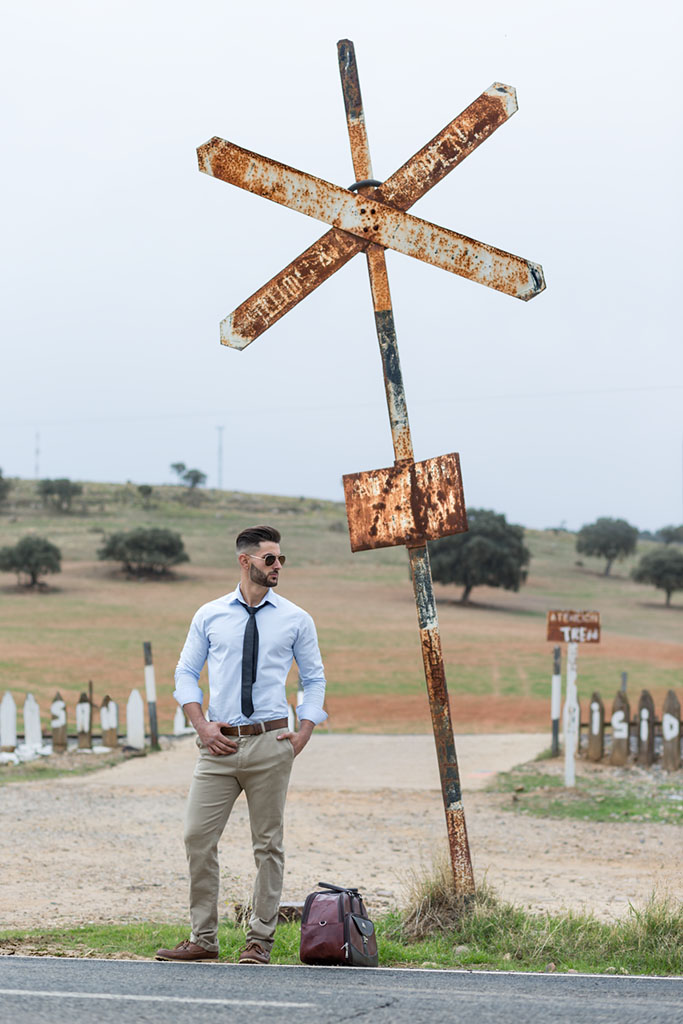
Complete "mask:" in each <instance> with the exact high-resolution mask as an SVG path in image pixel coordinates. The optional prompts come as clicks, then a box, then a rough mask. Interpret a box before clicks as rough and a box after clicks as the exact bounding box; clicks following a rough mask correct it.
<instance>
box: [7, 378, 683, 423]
mask: <svg viewBox="0 0 683 1024" xmlns="http://www.w3.org/2000/svg"><path fill="white" fill-rule="evenodd" d="M653 391H683V384H652V385H644V386H641V387H625V388H581V389H577V390H574V391H527V392H524V391H507V392H500V393H498V394H483V395H458V397H457V399H451V398H432V397H429V398H416V399H413V401H412V404H413V405H430V406H434V405H453V404H457V405H463V404H465V403H467V404H471V403H473V402H499V401H502V400H504V399H515V400H516V399H533V398H579V397H582V396H584V395H616V394H635V393H642V392H653ZM370 408H372V409H374V408H375V403H374V402H356V403H354V404H349V403H346V402H345V403H343V404H341V403H340V404H339V405H333V404H331V403H325V405H302V404H301V403H299V402H297V403H296V410H297V411H299V412H330V411H334V410H338V409H344V410H349V409H370ZM269 410H270V411H271V412H291V411H292V406H291V405H281V406H272V405H271V406H269ZM232 411H233V412H235V413H242V412H248V411H250V410H249V409H248V408H247V407H246V406H245V407H244V408H240V407H238V406H233V407H232ZM223 412H224V410H215V409H214V410H211V409H203V410H202V411H201V412H177V411H176V412H169V413H146V414H136V415H133V416H83V417H79V418H77V419H76V418H69V419H59V420H57V419H41V421H40V422H41V426H43V427H68V426H79V425H80V424H82V423H140V422H157V421H160V420H178V419H206V418H207V417H213V416H217V415H222V414H223ZM34 422H35V417H33V419H32V420H31V421H29V420H24V421H21V420H16V419H0V424H5V425H6V426H12V427H17V426H28V425H31V424H32V423H34ZM217 429H219V428H217Z"/></svg>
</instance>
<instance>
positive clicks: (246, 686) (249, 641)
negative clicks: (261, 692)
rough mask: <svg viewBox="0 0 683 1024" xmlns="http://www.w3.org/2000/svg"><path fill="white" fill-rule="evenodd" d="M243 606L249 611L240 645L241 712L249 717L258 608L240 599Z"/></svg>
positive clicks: (255, 653) (254, 665)
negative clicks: (242, 640) (242, 641)
mask: <svg viewBox="0 0 683 1024" xmlns="http://www.w3.org/2000/svg"><path fill="white" fill-rule="evenodd" d="M240 604H241V605H242V607H243V608H246V609H247V611H248V612H249V618H248V619H247V625H246V629H245V630H244V643H243V645H242V714H243V715H245V716H246V717H247V718H251V716H252V715H253V714H254V702H253V700H252V699H251V691H252V687H253V685H254V682H255V680H256V666H257V664H258V629H257V628H256V612H258V611H260V610H261V608H263V605H262V604H260V605H259V606H258V608H252V607H251V605H248V604H245V603H244V601H240Z"/></svg>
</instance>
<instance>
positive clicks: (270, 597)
mask: <svg viewBox="0 0 683 1024" xmlns="http://www.w3.org/2000/svg"><path fill="white" fill-rule="evenodd" d="M226 599H227V601H228V602H229V604H235V603H236V602H239V603H240V604H247V600H246V598H245V597H244V596H243V594H242V591H241V590H240V585H239V583H238V584H237V586H236V587H235V589H234V590H233V591H232V593H231V594H227V596H226ZM279 600H280V599H279V597H278V596H277V594H274V593H273V589H272V587H269V588H268V591H267V592H266V595H265V597H264V598H263V600H262V601H261V602H260V604H257V605H256V608H260V607H261V605H263V604H272V605H273V607H274V608H277V606H278V602H279Z"/></svg>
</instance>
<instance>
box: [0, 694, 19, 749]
mask: <svg viewBox="0 0 683 1024" xmlns="http://www.w3.org/2000/svg"><path fill="white" fill-rule="evenodd" d="M16 747H17V705H16V704H15V703H14V697H13V696H12V694H11V693H10V692H9V691H7V693H5V695H4V697H3V698H2V700H0V750H2V751H4V752H5V753H7V754H11V753H13V751H14V750H16Z"/></svg>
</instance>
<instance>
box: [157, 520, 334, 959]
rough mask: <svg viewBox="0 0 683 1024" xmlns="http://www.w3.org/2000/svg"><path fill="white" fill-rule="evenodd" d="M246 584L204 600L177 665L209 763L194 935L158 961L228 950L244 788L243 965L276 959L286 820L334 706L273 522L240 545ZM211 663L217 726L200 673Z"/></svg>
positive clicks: (203, 774)
mask: <svg viewBox="0 0 683 1024" xmlns="http://www.w3.org/2000/svg"><path fill="white" fill-rule="evenodd" d="M236 549H237V561H238V562H239V566H240V582H239V586H238V587H237V589H236V590H234V591H233V592H232V593H231V594H227V595H226V596H225V597H220V598H218V600H216V601H210V602H209V603H208V604H205V605H203V607H201V608H200V609H199V611H198V612H197V614H196V615H195V617H194V619H193V620H192V625H191V626H190V631H189V633H188V636H187V640H186V642H185V646H184V647H183V650H182V653H181V655H180V660H179V662H178V666H177V668H176V672H175V682H176V689H175V693H174V697H175V699H176V700H177V701H178V703H179V704H180V705H181V706H182V708H183V709H184V711H185V714H186V715H187V717H188V718H189V720H190V722H191V723H192V725H193V726H194V728H195V730H196V732H197V746H198V747H199V759H198V762H197V766H196V768H195V772H194V778H193V781H192V786H191V788H190V795H189V797H188V804H187V813H186V820H185V849H186V852H187V860H188V867H189V874H190V917H191V924H192V934H191V935H190V938H189V939H186V940H185V941H184V942H181V943H180V944H179V945H178V946H176V947H175V949H160V950H159V951H158V952H157V959H159V960H178V961H188V960H215V959H216V958H217V956H218V940H217V931H218V884H219V867H218V840H219V839H220V837H221V835H222V833H223V829H224V828H225V826H226V823H227V821H228V818H229V816H230V811H231V810H232V807H233V804H234V802H235V800H236V799H237V797H238V796H239V794H240V793H241V792H242V790H244V792H245V794H246V798H247V803H248V807H249V821H250V824H251V833H252V845H253V850H254V860H255V862H256V869H257V870H256V882H255V885H254V895H253V900H252V913H251V918H250V921H249V928H248V931H247V944H246V946H245V947H244V949H242V950H241V952H240V958H239V962H240V963H241V964H267V963H268V962H269V961H270V951H271V947H272V945H273V937H274V934H275V926H276V924H277V915H278V907H279V904H280V895H281V893H282V878H283V870H284V849H283V838H282V837H283V818H284V809H285V797H286V794H287V785H288V783H289V774H290V771H291V768H292V762H293V760H294V758H295V757H296V756H297V754H299V753H300V752H301V750H302V749H303V748H304V747H305V746H306V744H307V743H308V741H309V739H310V737H311V733H312V732H313V729H314V727H315V726H316V725H317V724H319V723H320V722H323V721H324V720H325V719H326V718H327V715H326V713H325V712H324V711H323V699H324V696H325V675H324V670H323V665H322V661H321V659H320V650H319V648H318V640H317V636H316V632H315V626H314V624H313V619H312V618H311V617H310V615H308V614H307V612H305V611H303V609H301V608H298V607H297V606H296V605H295V604H292V602H291V601H287V600H286V599H285V598H284V597H280V596H279V595H278V594H276V593H275V592H274V591H275V587H277V585H278V582H279V577H280V570H281V569H282V567H283V565H284V564H285V556H284V555H283V554H282V553H281V551H280V534H279V532H278V531H277V530H276V529H274V528H273V527H272V526H255V527H252V528H250V529H247V530H243V531H242V532H241V533H240V534H239V536H238V537H237V542H236ZM292 659H296V663H297V667H298V669H299V676H300V679H301V685H302V686H303V692H304V696H303V702H302V703H301V704H300V705H299V707H298V708H297V712H298V715H299V722H300V726H299V731H298V732H288V731H287V700H286V696H285V682H286V679H287V673H288V671H289V669H290V666H291V664H292ZM205 662H208V669H209V706H208V716H207V717H208V721H207V718H205V717H204V714H203V712H202V691H201V690H200V688H199V685H198V681H199V676H200V673H201V671H202V668H203V667H204V664H205Z"/></svg>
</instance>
